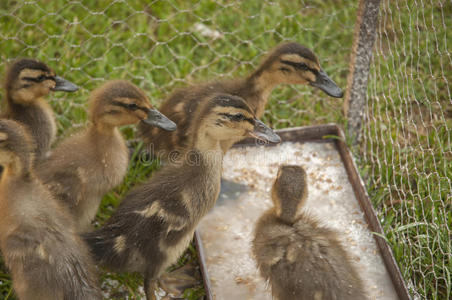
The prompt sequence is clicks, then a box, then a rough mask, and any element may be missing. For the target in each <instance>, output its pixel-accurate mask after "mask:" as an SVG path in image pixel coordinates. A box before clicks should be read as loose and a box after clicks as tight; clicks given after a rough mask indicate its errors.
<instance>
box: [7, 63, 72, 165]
mask: <svg viewBox="0 0 452 300" xmlns="http://www.w3.org/2000/svg"><path fill="white" fill-rule="evenodd" d="M76 90H78V87H77V86H76V85H75V84H73V83H71V82H70V81H68V80H66V79H64V78H61V77H59V76H56V75H55V72H54V71H53V70H52V69H50V68H49V67H48V66H47V65H46V64H44V63H42V62H40V61H36V60H33V59H20V60H17V61H15V62H14V63H13V64H12V65H11V66H10V67H9V68H8V70H7V72H6V82H5V91H6V109H5V111H4V112H3V116H2V117H3V118H7V119H12V120H15V121H17V122H20V123H22V124H23V125H24V126H25V127H26V129H27V130H29V131H30V134H31V136H32V138H33V139H34V140H35V144H36V151H35V157H36V159H37V160H39V159H41V158H43V157H44V156H45V155H46V154H47V152H48V151H49V150H50V146H51V145H52V142H53V140H54V139H55V134H56V126H55V118H54V116H53V110H52V108H51V107H50V105H49V104H48V103H47V102H46V101H45V100H44V99H43V97H45V96H47V95H48V94H49V93H50V92H51V91H64V92H74V91H76Z"/></svg>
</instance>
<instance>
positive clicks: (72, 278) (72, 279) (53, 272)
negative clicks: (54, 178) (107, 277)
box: [0, 120, 101, 300]
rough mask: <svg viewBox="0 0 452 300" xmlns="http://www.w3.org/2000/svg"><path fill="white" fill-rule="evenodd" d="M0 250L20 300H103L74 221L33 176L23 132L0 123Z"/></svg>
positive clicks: (5, 123) (10, 123)
mask: <svg viewBox="0 0 452 300" xmlns="http://www.w3.org/2000/svg"><path fill="white" fill-rule="evenodd" d="M0 140H2V141H1V142H0V164H1V165H3V166H4V171H3V173H2V175H1V179H0V248H1V251H2V254H3V256H4V259H5V263H6V266H7V267H8V268H9V269H10V271H11V274H12V278H13V285H14V289H15V291H16V294H17V295H18V297H19V299H37V300H44V299H47V300H49V299H50V300H53V299H55V300H57V299H80V300H81V299H101V296H100V292H99V290H98V287H97V283H96V278H95V272H94V269H93V263H92V262H91V259H90V256H89V254H88V251H87V249H86V248H85V246H84V243H83V241H82V240H80V238H79V237H78V236H77V234H76V233H75V228H74V224H73V223H72V218H71V217H70V216H69V215H67V213H66V211H65V210H64V209H62V208H61V207H60V206H59V205H58V203H57V202H56V201H55V199H53V198H52V196H51V194H50V193H49V192H48V190H47V189H45V187H44V186H43V185H42V184H41V182H40V181H39V180H38V179H37V178H36V177H35V175H34V174H33V172H32V170H31V169H30V167H31V165H32V158H31V151H32V146H31V144H29V143H28V141H29V140H31V139H29V138H28V137H27V135H26V133H25V130H23V129H22V128H21V126H20V125H19V124H18V123H16V122H14V121H11V120H0Z"/></svg>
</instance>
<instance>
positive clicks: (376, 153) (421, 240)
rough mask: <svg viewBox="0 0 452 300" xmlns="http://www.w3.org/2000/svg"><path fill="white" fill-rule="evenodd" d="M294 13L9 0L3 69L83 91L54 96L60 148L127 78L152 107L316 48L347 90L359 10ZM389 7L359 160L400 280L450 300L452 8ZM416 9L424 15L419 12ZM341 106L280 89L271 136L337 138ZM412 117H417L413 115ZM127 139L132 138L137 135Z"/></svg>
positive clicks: (233, 6) (318, 95) (287, 8)
mask: <svg viewBox="0 0 452 300" xmlns="http://www.w3.org/2000/svg"><path fill="white" fill-rule="evenodd" d="M301 2H302V3H298V2H297V1H283V0H282V1H278V3H272V2H266V1H238V0H234V1H205V0H200V1H182V0H176V1H175V0H172V1H153V2H152V3H151V4H149V5H145V4H143V1H139V0H118V1H107V0H101V1H84V0H83V1H71V2H67V1H63V0H53V1H50V0H43V1H28V2H23V1H11V0H6V1H2V2H1V3H0V40H1V42H0V69H3V67H4V66H5V64H6V63H7V61H8V60H10V59H13V58H16V57H35V58H38V59H41V60H43V61H45V62H47V63H48V64H49V65H50V66H52V67H53V68H54V69H55V70H56V72H57V73H58V74H59V75H61V76H64V77H66V78H68V79H69V80H72V81H74V82H75V83H77V84H78V85H80V86H81V90H80V91H79V92H77V93H75V94H63V93H56V94H55V95H54V96H53V97H52V99H53V100H54V101H52V102H51V103H52V106H53V108H54V109H55V111H56V113H57V116H58V126H59V127H58V129H59V134H60V136H62V137H63V136H65V135H67V134H68V133H69V132H72V131H73V130H77V128H79V127H80V126H82V125H83V124H84V123H85V120H86V112H85V109H86V101H87V99H88V96H89V91H91V90H92V89H94V88H95V87H97V86H99V85H100V84H101V83H103V82H104V81H105V80H108V79H115V78H124V79H128V80H131V81H132V82H134V83H135V84H137V85H138V86H140V87H141V88H142V89H143V90H145V91H146V93H147V94H148V96H149V98H150V99H151V101H152V103H153V104H154V105H156V106H158V105H159V103H161V101H162V99H164V98H165V96H166V95H168V93H170V92H171V91H172V90H173V89H174V88H175V87H177V86H183V85H186V84H188V83H193V82H199V81H203V80H207V79H212V78H215V77H220V76H225V77H235V76H244V75H246V74H248V73H249V72H250V71H251V70H253V68H255V67H256V66H257V65H258V63H259V62H260V61H261V60H262V58H263V57H264V53H265V51H267V50H268V49H269V48H271V47H273V46H275V45H277V44H278V43H280V42H282V41H298V42H300V43H302V44H305V45H306V46H308V47H310V48H311V49H313V50H314V51H315V53H316V54H317V55H318V57H319V58H320V61H321V64H322V67H323V68H324V69H325V70H326V71H327V73H328V74H329V75H330V76H331V77H332V78H333V79H334V80H335V81H336V82H337V83H338V84H339V86H341V87H344V88H345V85H346V76H347V72H348V63H349V55H350V50H351V45H352V40H353V30H354V22H355V13H356V6H357V3H356V2H355V1H353V3H350V2H352V1H334V0H330V1H322V0H312V1H301ZM386 2H387V1H383V3H384V5H386V6H383V7H384V11H385V15H386V16H388V17H387V18H383V19H382V20H384V22H382V25H381V26H380V28H381V32H383V35H382V40H383V42H382V43H381V44H378V46H377V49H378V51H379V52H377V56H376V62H375V63H374V65H373V67H372V70H371V77H370V85H369V106H368V112H369V117H370V118H369V119H370V120H371V122H370V123H369V127H368V128H367V130H366V133H365V136H366V141H365V145H366V148H365V152H364V153H362V154H361V153H360V152H357V151H356V153H357V156H358V158H359V165H360V167H361V169H362V172H363V175H364V177H365V178H367V180H368V185H369V192H370V194H371V197H372V200H373V202H374V204H375V207H376V208H377V211H378V213H379V214H380V217H381V220H382V223H383V226H384V228H385V230H386V233H387V238H388V240H389V242H390V243H391V246H392V247H393V249H394V253H395V256H396V258H397V260H398V262H399V265H400V267H401V269H402V273H403V275H404V277H405V279H406V280H408V281H410V282H412V283H413V285H414V289H415V290H416V292H417V293H419V294H420V295H421V296H422V297H423V298H429V299H447V298H448V297H450V293H451V279H450V277H451V270H452V259H451V254H450V253H451V252H452V251H451V248H452V247H451V242H450V236H451V231H450V228H451V219H452V216H451V195H450V178H452V170H451V167H450V165H451V164H450V163H449V164H448V163H447V161H449V162H450V160H451V157H452V155H451V149H450V140H451V137H450V127H451V125H452V124H451V116H450V111H451V110H452V108H450V105H451V99H450V92H451V88H450V82H449V81H448V80H450V78H451V77H452V76H451V62H450V56H449V58H448V57H447V55H445V54H446V53H447V52H448V53H449V54H450V53H451V52H452V50H451V41H452V39H451V37H450V36H449V38H445V36H446V35H447V34H448V33H447V31H446V30H445V28H451V25H452V24H451V19H450V17H448V16H450V15H451V13H452V9H451V5H450V4H449V2H447V3H446V4H444V5H445V7H444V8H443V9H442V10H441V9H440V8H438V7H439V6H438V5H436V6H435V8H431V4H430V2H428V1H419V0H418V1H417V2H416V3H415V1H411V0H409V1H398V3H399V7H395V4H394V3H393V4H391V5H392V6H391V7H388V6H387V3H386ZM424 2H425V3H424ZM427 2H428V3H427ZM443 2H445V1H443ZM421 3H424V4H425V8H424V10H422V9H421V8H414V7H415V4H418V5H420V4H421ZM390 9H391V10H390ZM422 11H424V13H425V21H424V19H423V17H422ZM442 13H444V16H442ZM389 16H390V18H389ZM432 16H434V18H433V19H432V18H431V17H432ZM196 23H202V24H204V25H206V26H208V27H209V28H211V29H213V30H218V31H219V32H221V33H222V37H221V38H219V39H216V40H213V39H212V38H209V37H205V36H203V35H202V34H200V33H199V32H197V31H195V30H194V26H195V24H196ZM424 23H425V24H424ZM432 26H434V28H435V30H433V29H432ZM444 26H446V27H444ZM433 32H436V36H435V35H434V34H433ZM408 41H411V42H408ZM425 49H428V50H429V52H430V56H428V55H425V53H426V52H425ZM438 49H439V50H438ZM389 50H391V51H389ZM439 51H440V52H441V53H442V55H440V53H439ZM383 54H385V55H386V56H385V57H383ZM407 74H408V75H410V74H415V76H414V77H410V76H407ZM432 76H433V77H432ZM0 77H1V75H0ZM412 78H414V79H412ZM431 78H435V80H431ZM442 78H446V79H442ZM2 92H3V91H1V90H0V98H1V97H2ZM383 96H385V97H383ZM448 107H449V108H448ZM341 108H342V100H340V99H339V100H338V99H333V98H330V97H327V96H326V95H325V94H323V93H322V92H320V91H318V90H314V89H312V88H309V87H280V88H278V89H276V90H275V91H274V92H273V94H272V100H271V102H270V103H269V105H268V107H267V111H266V114H265V116H264V118H263V119H264V121H266V122H267V123H269V124H270V125H272V126H273V127H276V128H284V127H289V126H300V125H312V124H322V123H328V122H336V123H339V124H340V125H342V126H344V127H345V125H346V120H345V119H344V117H343V115H342V112H341ZM415 109H418V110H419V113H418V114H417V115H418V117H417V119H416V118H414V117H409V112H412V111H413V110H415ZM412 115H414V116H415V115H416V113H414V114H412ZM407 116H408V117H407ZM410 118H411V119H410ZM420 124H422V126H420ZM414 125H416V126H414ZM424 125H425V126H424ZM123 133H124V135H125V136H126V137H127V138H128V139H132V138H133V137H134V130H133V128H132V127H127V128H124V129H123ZM157 167H158V163H157V162H154V163H152V164H143V163H142V162H141V161H140V159H138V158H137V157H134V158H133V159H132V163H131V165H130V168H129V172H128V175H127V177H126V178H125V180H124V183H123V184H122V185H121V186H119V187H117V188H116V189H115V190H114V191H112V192H111V193H109V194H108V195H106V196H105V198H104V199H103V201H102V205H101V209H100V211H99V214H98V221H99V224H102V222H104V221H105V220H106V219H108V217H109V216H110V215H111V213H112V212H113V211H114V209H115V207H116V206H117V205H118V204H119V201H120V199H121V197H122V196H123V195H124V194H125V193H126V192H127V191H128V190H129V189H130V188H131V187H133V186H134V185H135V184H137V183H139V182H141V181H143V180H145V179H146V178H148V177H149V176H150V175H151V174H152V171H154V170H155V169H156V168H157ZM448 188H449V190H448ZM396 200H397V201H399V200H400V201H399V202H397V203H395V202H396ZM391 201H392V202H391ZM391 203H392V204H391ZM187 259H188V260H190V259H194V254H193V252H190V251H189V252H188V256H186V257H185V258H184V259H183V260H182V261H181V262H180V264H183V263H184V260H187ZM0 270H5V268H0ZM107 279H112V280H116V281H118V282H119V287H115V288H114V289H116V288H117V289H118V291H119V290H120V291H121V292H124V291H126V293H128V294H129V297H130V298H131V299H136V298H137V297H138V296H137V295H138V294H137V293H138V289H137V288H138V287H139V286H140V285H141V284H142V279H141V277H140V276H137V275H134V274H113V273H103V275H102V280H103V282H104V284H107V283H108V282H109V281H108V280H107ZM0 281H1V284H0V295H1V296H0V297H2V296H3V297H4V298H8V299H14V297H13V295H12V293H11V281H10V279H9V277H8V274H7V273H6V271H3V272H2V271H0ZM115 286H116V285H115ZM200 293H201V294H202V290H200V289H199V288H198V289H195V290H192V291H187V294H190V295H187V298H189V299H198V298H199V297H200V296H199V295H200Z"/></svg>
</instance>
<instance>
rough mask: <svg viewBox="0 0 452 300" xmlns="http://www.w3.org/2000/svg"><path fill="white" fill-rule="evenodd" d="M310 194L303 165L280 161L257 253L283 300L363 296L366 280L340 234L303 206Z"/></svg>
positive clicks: (259, 228)
mask: <svg viewBox="0 0 452 300" xmlns="http://www.w3.org/2000/svg"><path fill="white" fill-rule="evenodd" d="M307 194H308V187H307V176H306V172H305V170H304V169H303V168H302V167H300V166H290V165H289V166H281V167H280V169H279V170H278V175H277V177H276V180H275V183H274V184H273V189H272V192H271V196H272V200H273V203H274V205H275V207H274V208H272V209H270V210H269V211H267V212H266V213H265V214H264V215H262V216H261V218H260V219H259V221H258V222H257V225H256V229H255V238H254V240H253V247H252V249H253V252H254V255H255V258H256V261H257V264H258V267H259V270H260V273H261V274H262V276H263V277H264V278H265V279H266V280H269V282H270V285H271V288H272V293H273V295H274V296H275V297H276V298H277V299H280V300H288V299H299V300H304V299H306V300H313V299H316V300H341V299H343V300H364V299H367V297H366V294H365V292H364V288H363V283H362V281H361V279H360V277H359V276H358V273H357V272H356V270H355V268H354V267H353V265H352V263H351V261H350V258H349V256H348V254H347V252H346V251H345V250H344V248H343V246H342V245H341V243H340V242H339V237H338V236H339V234H338V233H337V232H335V231H334V230H331V229H329V228H327V227H324V226H321V225H320V224H319V222H318V221H317V220H316V219H315V218H313V217H311V216H310V215H309V214H308V213H307V212H305V211H300V208H301V207H302V206H303V205H304V204H305V202H306V198H307Z"/></svg>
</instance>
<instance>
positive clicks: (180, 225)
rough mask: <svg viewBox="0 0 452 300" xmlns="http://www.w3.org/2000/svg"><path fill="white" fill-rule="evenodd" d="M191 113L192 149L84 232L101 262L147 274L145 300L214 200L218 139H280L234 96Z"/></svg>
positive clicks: (217, 97) (211, 101) (218, 170)
mask: <svg viewBox="0 0 452 300" xmlns="http://www.w3.org/2000/svg"><path fill="white" fill-rule="evenodd" d="M193 114H194V115H193V119H194V120H197V122H192V123H191V126H190V128H188V131H189V133H188V136H189V139H190V141H189V149H190V150H187V151H186V152H185V153H184V154H183V155H181V156H180V157H181V160H179V161H178V162H177V163H174V164H169V165H167V166H165V167H164V168H163V169H162V170H160V171H158V172H157V173H156V174H154V175H153V176H152V178H151V179H150V180H149V181H148V182H146V183H144V184H142V185H140V186H138V187H136V188H134V189H133V190H131V191H130V192H129V193H128V195H127V196H126V197H125V198H124V199H123V200H122V202H121V204H120V205H119V207H118V209H117V210H116V212H115V213H114V214H113V216H112V217H111V218H110V219H109V220H108V221H107V223H106V224H105V225H104V226H103V227H102V228H100V229H99V230H97V231H94V232H92V233H88V234H87V235H86V236H85V240H86V241H87V243H88V245H89V247H90V248H91V252H92V254H93V255H94V257H95V260H96V261H97V262H99V263H100V264H101V265H104V266H106V267H108V268H110V269H113V270H117V271H130V272H140V273H141V274H143V275H144V280H145V291H146V295H147V299H154V288H155V283H156V280H157V279H158V278H159V277H160V275H162V273H163V272H164V271H165V269H166V268H167V267H168V266H170V265H171V264H173V263H175V262H176V261H177V259H178V258H179V256H180V255H181V254H183V252H184V250H185V249H186V248H187V246H188V245H189V243H190V241H191V240H192V238H193V233H194V230H195V228H196V226H197V225H198V223H199V221H200V220H201V218H202V217H203V216H204V215H205V214H206V213H207V212H208V211H209V210H210V209H211V208H212V207H213V206H214V205H215V202H216V200H217V197H218V193H219V191H220V178H221V169H222V158H223V151H222V150H221V147H220V142H221V141H226V140H229V139H235V138H236V137H241V138H244V137H246V136H257V137H259V138H261V139H264V140H268V141H270V142H279V141H280V138H279V136H277V135H276V134H275V133H274V132H273V131H272V130H271V129H270V128H268V127H267V126H266V125H264V124H263V123H262V122H261V121H259V120H257V119H256V118H255V116H254V113H253V111H252V109H251V108H250V107H249V106H248V105H247V104H246V102H245V101H244V100H243V99H241V98H239V97H236V96H232V95H227V94H218V95H214V96H210V97H207V98H205V99H204V100H203V101H202V102H201V103H200V105H199V106H198V108H197V110H196V112H194V113H193Z"/></svg>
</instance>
